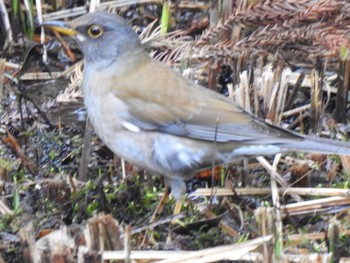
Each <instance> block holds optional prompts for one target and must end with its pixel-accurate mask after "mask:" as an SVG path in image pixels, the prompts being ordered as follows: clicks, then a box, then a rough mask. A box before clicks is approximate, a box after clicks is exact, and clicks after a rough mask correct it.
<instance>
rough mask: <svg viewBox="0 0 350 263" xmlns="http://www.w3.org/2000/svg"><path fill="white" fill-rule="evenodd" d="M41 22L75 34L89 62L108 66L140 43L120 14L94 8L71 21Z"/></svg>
mask: <svg viewBox="0 0 350 263" xmlns="http://www.w3.org/2000/svg"><path fill="white" fill-rule="evenodd" d="M42 26H44V27H47V28H50V29H52V30H54V31H56V32H60V33H63V34H66V35H68V36H72V37H73V38H75V40H76V42H77V44H78V46H79V48H80V49H81V51H82V52H83V55H84V57H85V60H86V62H87V63H88V64H90V65H93V64H95V66H97V65H96V64H98V67H99V68H105V67H108V66H109V65H111V64H113V62H115V61H117V60H118V59H119V58H120V57H121V56H122V55H127V54H129V53H130V52H133V51H134V50H136V49H138V48H140V47H141V43H140V40H139V38H138V36H137V34H136V33H135V32H134V31H133V29H132V28H131V26H129V25H128V24H127V23H126V22H125V21H124V19H122V18H121V17H119V16H116V15H113V14H109V13H104V12H94V13H89V14H86V15H83V16H81V17H79V18H76V19H74V20H72V21H70V22H62V21H47V22H44V23H42Z"/></svg>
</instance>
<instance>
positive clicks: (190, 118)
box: [114, 60, 297, 143]
mask: <svg viewBox="0 0 350 263" xmlns="http://www.w3.org/2000/svg"><path fill="white" fill-rule="evenodd" d="M115 82H117V83H118V84H117V85H118V88H117V89H115V92H114V95H115V96H117V97H118V98H119V99H121V100H122V101H123V102H125V103H126V104H127V105H128V112H127V113H126V114H125V116H123V117H124V119H125V120H126V121H127V122H128V123H130V124H132V125H134V126H137V127H138V128H139V129H142V130H156V131H161V132H164V133H169V134H174V135H178V136H183V137H190V138H195V139H201V140H206V141H217V142H228V141H238V142H240V141H250V142H253V141H258V142H259V141H261V143H272V142H274V143H276V142H277V143H278V142H279V141H280V143H284V142H287V141H290V140H291V139H295V138H296V137H297V136H296V135H294V134H292V133H289V132H286V131H284V130H282V129H279V128H277V127H273V126H270V125H268V124H266V123H264V122H261V121H259V120H257V119H256V118H254V117H252V116H251V115H250V114H248V113H247V112H245V111H244V110H242V109H241V108H239V107H238V106H236V105H235V104H234V103H233V102H232V101H230V100H228V99H227V98H225V97H224V96H221V95H219V94H218V93H216V92H213V91H210V90H208V89H204V88H201V87H199V86H197V85H195V84H194V83H193V82H191V81H189V80H187V79H185V78H184V77H182V76H181V75H180V74H178V73H176V72H174V71H173V70H172V69H170V68H168V67H167V66H165V65H163V64H161V63H158V62H156V61H152V60H151V62H149V63H147V64H146V65H142V66H140V68H138V69H136V70H134V71H133V72H132V73H129V74H126V75H125V76H123V77H122V78H120V77H119V78H118V79H117V80H116V81H115ZM278 138H279V140H278Z"/></svg>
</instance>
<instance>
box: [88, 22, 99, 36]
mask: <svg viewBox="0 0 350 263" xmlns="http://www.w3.org/2000/svg"><path fill="white" fill-rule="evenodd" d="M87 32H88V34H89V36H90V37H92V38H98V37H100V36H101V35H102V33H103V29H102V27H100V26H98V25H93V26H90V27H89V29H88V31H87Z"/></svg>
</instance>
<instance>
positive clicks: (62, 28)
mask: <svg viewBox="0 0 350 263" xmlns="http://www.w3.org/2000/svg"><path fill="white" fill-rule="evenodd" d="M41 26H42V27H47V28H49V29H51V30H53V31H55V32H59V33H62V34H65V35H68V36H75V35H77V34H79V32H78V31H76V30H74V29H72V28H71V27H69V25H68V24H67V23H65V22H63V21H46V22H43V23H42V24H41Z"/></svg>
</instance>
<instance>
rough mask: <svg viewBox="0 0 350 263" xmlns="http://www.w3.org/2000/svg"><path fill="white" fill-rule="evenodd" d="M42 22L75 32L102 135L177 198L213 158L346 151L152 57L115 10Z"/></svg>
mask: <svg viewBox="0 0 350 263" xmlns="http://www.w3.org/2000/svg"><path fill="white" fill-rule="evenodd" d="M42 26H44V27H47V28H49V29H52V30H55V31H57V32H61V33H63V34H66V35H68V36H71V37H72V38H74V39H75V41H76V43H77V45H78V47H79V49H80V50H81V51H82V54H83V57H84V73H83V84H82V91H83V96H84V103H85V106H86V108H87V113H88V117H89V119H90V121H91V123H92V125H93V127H94V129H95V132H96V134H97V135H98V136H99V137H100V139H101V140H102V141H103V142H104V143H105V144H106V145H107V146H108V147H109V148H110V149H111V150H112V151H113V152H114V153H115V154H116V155H118V156H119V157H122V158H124V159H125V160H127V161H128V162H130V163H132V164H134V165H136V166H138V167H140V168H143V169H145V170H148V171H150V172H152V173H154V174H159V175H162V176H163V177H164V180H165V183H166V185H167V186H169V187H170V188H171V193H172V195H173V196H174V197H175V199H177V200H180V199H182V197H183V196H184V195H185V193H186V183H185V182H186V180H189V179H191V178H192V177H193V176H194V175H195V173H196V172H197V171H200V170H202V169H205V168H208V167H211V165H212V164H213V163H215V164H227V163H232V162H234V161H236V160H239V159H242V158H247V157H255V156H261V155H274V154H277V153H285V152H293V151H300V152H319V153H325V154H341V155H350V143H348V142H342V141H336V140H331V139H325V138H319V137H311V136H305V135H301V134H298V133H295V132H293V131H289V130H286V129H282V128H280V127H277V126H274V125H271V124H269V123H267V122H265V121H263V120H261V119H259V118H256V117H254V116H253V115H251V114H250V113H248V112H246V111H245V110H244V109H242V108H241V107H240V106H238V105H237V104H235V102H233V101H232V100H230V99H229V98H227V97H225V96H223V95H221V94H219V93H217V92H215V91H212V90H209V89H207V88H205V87H201V86H199V85H197V84H195V83H194V82H193V81H191V80H189V79H186V78H185V77H183V76H182V75H181V74H180V73H178V72H176V71H174V70H173V69H172V68H171V67H169V66H167V65H165V64H163V63H161V62H159V61H157V60H155V59H153V58H152V57H151V56H150V55H149V54H148V52H147V51H146V50H145V48H144V47H143V46H142V44H141V42H140V40H139V37H138V35H137V34H136V33H135V32H134V30H133V28H132V27H131V26H130V25H129V24H128V23H127V22H126V21H125V20H124V19H123V18H121V17H119V16H117V15H115V14H111V13H106V12H93V13H88V14H85V15H83V16H81V17H78V18H75V19H73V20H71V21H69V22H62V21H46V22H44V23H43V24H42Z"/></svg>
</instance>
